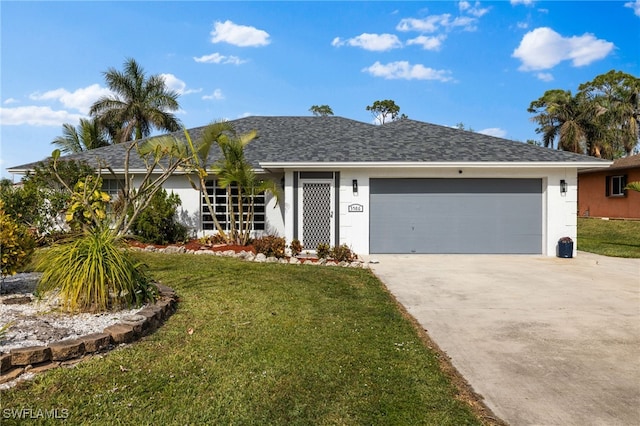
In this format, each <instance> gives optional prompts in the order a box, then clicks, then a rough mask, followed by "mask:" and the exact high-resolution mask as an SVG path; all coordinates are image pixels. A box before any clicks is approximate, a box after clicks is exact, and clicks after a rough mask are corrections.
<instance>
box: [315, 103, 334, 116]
mask: <svg viewBox="0 0 640 426" xmlns="http://www.w3.org/2000/svg"><path fill="white" fill-rule="evenodd" d="M309 111H310V112H311V113H312V114H313V115H315V116H316V117H317V116H320V117H326V116H328V115H333V110H332V109H331V107H330V106H329V105H312V106H311V108H309Z"/></svg>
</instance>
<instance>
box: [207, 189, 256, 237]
mask: <svg viewBox="0 0 640 426" xmlns="http://www.w3.org/2000/svg"><path fill="white" fill-rule="evenodd" d="M206 193H207V196H208V197H209V200H210V201H211V203H212V204H213V206H214V209H215V215H216V219H217V220H218V222H219V223H220V226H222V229H224V230H225V231H228V230H229V229H230V228H231V212H229V211H228V210H229V208H228V206H229V197H228V195H227V190H226V189H225V188H222V187H220V186H218V185H217V181H213V180H210V181H207V182H206ZM231 199H232V202H233V207H234V208H233V210H234V211H236V215H235V221H236V226H238V222H239V215H238V214H237V211H238V188H237V187H233V186H232V187H231ZM200 204H201V207H200V209H201V210H200V211H201V214H202V229H203V230H215V229H216V226H215V224H214V223H213V217H212V216H211V213H210V212H209V207H208V206H207V199H206V198H205V195H203V196H202V201H201V203H200ZM243 205H244V206H245V210H247V207H248V205H249V203H248V200H245V201H244V202H243ZM253 207H254V210H253V227H252V228H251V230H252V231H264V229H265V196H264V194H260V195H256V196H254V199H253ZM242 217H243V221H246V220H247V218H248V212H246V211H245V213H244V214H243V215H242Z"/></svg>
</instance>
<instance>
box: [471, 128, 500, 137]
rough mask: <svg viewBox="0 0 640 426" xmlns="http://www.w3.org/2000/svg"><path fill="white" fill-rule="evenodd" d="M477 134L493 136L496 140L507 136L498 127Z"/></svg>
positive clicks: (479, 131)
mask: <svg viewBox="0 0 640 426" xmlns="http://www.w3.org/2000/svg"><path fill="white" fill-rule="evenodd" d="M478 133H481V134H483V135H487V136H495V137H497V138H504V137H505V136H507V131H506V130H504V129H501V128H499V127H490V128H488V129H483V130H478Z"/></svg>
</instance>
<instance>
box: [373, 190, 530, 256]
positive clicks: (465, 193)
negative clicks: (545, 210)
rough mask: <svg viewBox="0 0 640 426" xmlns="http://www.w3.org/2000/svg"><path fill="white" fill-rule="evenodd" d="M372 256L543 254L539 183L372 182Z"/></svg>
mask: <svg viewBox="0 0 640 426" xmlns="http://www.w3.org/2000/svg"><path fill="white" fill-rule="evenodd" d="M370 194H371V195H370V231H369V233H370V247H369V250H370V252H371V253H522V254H525V253H526V254H540V253H542V181H541V180H540V179H371V181H370Z"/></svg>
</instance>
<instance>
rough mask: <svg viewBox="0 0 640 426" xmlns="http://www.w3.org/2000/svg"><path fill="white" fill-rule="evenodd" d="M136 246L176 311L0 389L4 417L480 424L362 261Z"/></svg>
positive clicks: (87, 420)
mask: <svg viewBox="0 0 640 426" xmlns="http://www.w3.org/2000/svg"><path fill="white" fill-rule="evenodd" d="M137 256H139V257H140V258H141V259H143V260H144V261H145V262H146V263H147V264H148V265H149V266H150V268H151V271H152V273H153V275H154V276H155V278H156V279H158V280H159V281H160V282H162V283H163V284H165V285H168V286H170V287H172V288H174V289H175V290H176V291H177V293H178V294H179V296H180V303H179V305H178V306H179V307H178V311H177V312H176V313H175V314H174V315H173V316H172V317H171V318H170V319H169V320H168V321H167V322H166V323H165V324H164V325H163V326H162V327H161V328H160V329H159V330H158V331H156V332H155V333H154V334H152V335H150V336H148V337H146V338H143V339H142V340H140V341H139V342H137V343H134V344H132V345H129V346H127V347H122V348H119V349H117V350H114V351H112V352H110V353H108V354H106V355H104V356H103V357H102V356H101V357H96V358H94V359H91V360H87V361H84V362H82V363H80V364H78V366H77V367H76V368H73V369H56V370H51V371H49V372H47V373H44V374H41V375H39V376H37V378H36V379H35V380H34V381H33V382H30V383H26V384H23V385H20V386H18V388H14V389H10V390H8V391H2V395H1V396H0V403H1V409H0V413H2V415H3V418H2V421H1V423H2V424H3V425H8V424H14V423H17V421H15V422H14V420H11V419H10V418H7V415H6V414H7V413H9V412H10V411H7V410H12V409H13V410H15V409H23V408H30V409H33V410H38V409H40V410H53V409H57V410H58V413H60V410H68V411H67V413H68V419H67V421H68V422H70V424H92V425H94V424H135V425H143V424H149V425H160V424H180V425H185V424H237V425H249V424H250V425H296V424H297V425H323V424H324V425H338V424H339V425H343V424H344V425H363V424H368V425H467V424H469V425H471V424H481V420H479V419H480V417H479V415H477V414H474V411H473V410H472V408H471V405H472V404H473V405H474V406H476V407H477V403H475V402H474V401H471V402H465V401H468V399H469V397H468V394H465V393H464V392H460V391H459V389H458V388H456V386H454V384H453V382H454V380H455V379H454V378H453V376H452V375H450V374H445V373H444V372H443V365H444V366H446V364H444V363H443V356H442V355H439V354H438V353H437V352H436V351H435V350H433V349H431V348H430V347H429V345H428V344H427V343H425V340H424V339H423V338H424V336H423V335H421V334H420V332H419V331H418V330H417V329H416V327H415V326H414V324H413V323H412V322H411V320H409V319H407V318H406V317H405V316H404V315H403V313H402V311H401V309H400V308H399V307H398V306H397V304H396V302H395V301H394V299H393V298H392V297H391V296H390V295H389V294H388V293H387V292H386V290H385V288H384V286H383V285H382V284H381V283H380V282H379V281H378V280H377V279H376V278H375V277H374V276H373V274H371V273H370V272H369V271H367V270H356V269H345V268H337V267H334V268H331V267H316V266H305V265H279V264H256V263H248V262H243V261H238V260H235V259H226V258H219V257H208V256H193V255H162V254H139V255H137ZM58 421H59V420H58ZM58 421H56V420H53V421H51V423H57V422H58ZM488 422H489V421H487V423H488Z"/></svg>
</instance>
